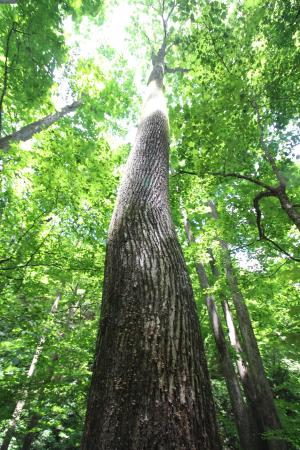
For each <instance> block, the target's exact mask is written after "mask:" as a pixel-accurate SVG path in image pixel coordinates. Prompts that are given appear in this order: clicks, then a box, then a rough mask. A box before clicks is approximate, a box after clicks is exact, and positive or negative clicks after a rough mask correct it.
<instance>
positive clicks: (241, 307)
mask: <svg viewBox="0 0 300 450" xmlns="http://www.w3.org/2000/svg"><path fill="white" fill-rule="evenodd" d="M209 205H210V207H211V213H212V216H213V217H214V219H218V213H217V210H216V207H215V205H214V203H213V202H209ZM220 245H221V248H222V250H223V262H224V267H225V275H226V280H227V284H228V286H229V289H230V292H231V295H232V300H233V303H234V306H235V309H236V313H237V319H238V322H239V327H240V331H241V335H242V338H243V343H244V348H245V351H246V355H247V361H248V363H249V370H250V372H251V375H252V379H253V382H254V386H255V390H256V407H257V411H258V412H259V416H260V418H261V421H262V424H263V429H264V431H265V432H272V431H273V432H278V431H280V430H281V424H280V420H279V417H278V414H277V410H276V407H275V402H274V398H273V393H272V390H271V388H270V385H269V383H268V380H267V378H266V374H265V371H264V367H263V362H262V359H261V356H260V352H259V349H258V345H257V341H256V337H255V334H254V331H253V328H252V323H251V319H250V315H249V311H248V308H247V306H246V303H245V301H244V298H243V296H242V293H241V292H240V290H239V286H238V280H237V277H236V276H235V273H234V269H233V265H232V261H231V256H230V252H229V248H228V245H227V243H226V242H225V241H224V240H223V239H220ZM267 442H268V446H269V450H285V449H286V444H285V443H284V442H283V441H282V440H280V439H276V438H273V439H272V438H270V439H268V441H267Z"/></svg>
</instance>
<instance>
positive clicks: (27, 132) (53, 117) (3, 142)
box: [0, 101, 82, 152]
mask: <svg viewBox="0 0 300 450" xmlns="http://www.w3.org/2000/svg"><path fill="white" fill-rule="evenodd" d="M81 104H82V102H81V101H75V102H73V103H72V104H71V105H67V106H64V107H63V108H62V109H61V110H60V111H56V112H55V113H53V114H50V115H49V116H46V117H43V118H42V119H40V120H37V121H36V122H32V123H30V124H29V125H25V127H23V128H21V129H20V130H18V131H15V132H14V133H12V134H9V135H8V136H4V137H3V138H0V149H2V150H3V151H4V152H7V150H8V149H9V147H10V145H11V143H12V142H20V141H28V139H31V138H32V136H33V135H34V134H36V133H39V132H40V131H42V130H46V129H47V128H49V127H50V126H51V125H52V124H53V123H55V122H57V121H58V120H59V119H61V118H62V117H64V116H66V115H67V114H70V113H71V112H73V111H75V110H76V109H77V108H78V107H79V106H80V105H81Z"/></svg>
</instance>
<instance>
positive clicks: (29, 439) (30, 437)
mask: <svg viewBox="0 0 300 450" xmlns="http://www.w3.org/2000/svg"><path fill="white" fill-rule="evenodd" d="M77 291H78V285H76V287H75V289H74V294H75V295H77ZM81 298H82V296H81ZM78 305H79V300H78V301H77V302H76V303H75V304H74V305H72V306H71V307H70V308H69V309H68V317H67V328H68V330H71V329H72V328H73V319H74V316H75V314H76V310H77V307H78ZM60 337H61V338H63V337H64V333H61V334H60ZM58 359H59V355H58V354H57V353H54V355H53V356H52V361H53V363H52V365H51V368H50V372H49V374H48V376H47V378H46V380H44V382H43V385H42V387H41V389H40V391H39V393H38V401H37V402H38V403H40V402H41V401H42V400H43V397H44V389H45V387H46V386H47V385H48V384H49V383H51V381H52V380H53V378H54V375H55V373H54V371H55V362H56V361H58ZM41 418H42V414H39V413H37V412H34V413H32V414H31V416H30V419H29V421H28V426H27V430H26V433H25V436H24V438H23V444H22V450H30V449H31V446H32V444H33V442H34V441H35V440H36V438H37V436H38V434H39V432H36V431H32V430H33V428H35V427H36V426H37V425H38V423H39V421H40V419H41Z"/></svg>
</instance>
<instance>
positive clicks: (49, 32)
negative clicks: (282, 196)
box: [0, 0, 300, 449]
mask: <svg viewBox="0 0 300 450" xmlns="http://www.w3.org/2000/svg"><path fill="white" fill-rule="evenodd" d="M129 3H130V4H131V6H132V7H133V12H134V14H133V22H132V24H131V26H130V27H129V39H130V47H131V49H132V53H134V54H136V55H138V56H139V57H140V58H143V60H141V61H140V62H139V63H138V64H137V65H139V71H138V70H136V73H138V75H141V76H142V77H144V81H145V80H146V72H147V70H146V67H149V64H150V58H151V47H153V49H154V50H155V49H157V48H159V46H160V45H161V42H162V33H163V23H162V22H161V17H160V15H161V14H162V5H165V8H166V11H170V10H171V9H172V8H173V6H174V5H173V2H171V1H170V2H168V1H166V2H159V1H157V2H152V1H151V2H148V1H143V2H138V1H130V2H129ZM87 16H88V17H87ZM141 18H142V20H141ZM169 20H170V23H169V26H170V27H169V29H170V34H169V37H168V39H169V41H168V46H169V49H168V51H167V55H166V64H167V66H168V67H169V68H184V69H188V70H189V71H177V72H176V71H174V72H171V73H167V74H166V77H165V78H166V80H165V84H166V96H167V99H168V104H169V113H170V137H171V155H170V164H171V171H170V197H171V204H172V210H173V217H174V222H175V225H176V227H177V230H178V235H179V238H180V240H181V243H182V246H183V250H184V253H185V257H186V261H187V265H188V268H189V270H190V274H191V279H192V282H193V285H194V291H195V297H196V301H197V307H198V312H199V321H200V325H201V329H202V333H203V335H204V338H205V346H206V353H207V359H208V364H209V369H210V374H211V378H212V381H213V388H214V395H215V401H216V406H217V411H218V418H219V421H220V429H221V436H222V440H223V444H224V449H225V448H226V449H227V448H228V449H236V448H237V446H236V445H237V444H236V430H235V426H234V423H233V419H232V413H231V407H230V404H229V400H228V394H227V392H226V388H225V383H224V381H223V378H222V374H221V370H220V366H219V363H218V355H217V351H216V348H215V345H214V342H213V337H212V334H211V331H210V327H209V321H208V317H207V312H206V309H205V307H204V305H203V291H201V290H200V289H199V286H198V279H197V275H196V272H195V270H194V264H195V261H199V260H200V261H202V263H203V264H204V265H205V268H206V270H207V273H208V274H209V281H210V284H211V288H210V289H211V292H213V293H214V295H215V298H216V299H217V301H218V305H217V306H218V308H219V310H220V311H221V305H220V294H221V293H222V294H223V295H225V296H226V297H227V298H228V299H230V295H231V294H230V290H229V288H228V285H227V284H226V277H225V274H224V270H223V269H224V268H223V262H222V261H223V260H222V252H221V250H220V246H219V239H220V238H222V239H224V240H226V242H227V243H228V245H229V248H230V251H231V256H232V258H233V261H234V268H235V273H236V275H237V277H238V280H239V286H240V289H241V291H242V293H243V296H244V298H245V300H246V303H247V306H248V308H249V311H250V314H251V318H252V322H253V326H254V330H255V334H256V337H257V341H258V344H259V348H260V351H261V354H262V356H263V360H264V364H265V369H266V373H267V377H268V379H269V381H270V383H271V385H272V388H273V392H274V396H275V400H276V403H277V407H278V410H279V413H280V416H281V419H282V423H283V428H284V430H283V434H282V437H283V438H284V439H285V440H286V441H287V443H288V445H289V448H290V449H299V448H300V441H299V438H298V434H297V429H299V426H300V424H299V420H300V411H299V396H300V390H299V371H300V366H299V360H298V359H299V354H298V348H299V344H300V343H299V321H298V313H299V310H300V305H299V261H297V258H299V257H300V254H299V242H300V236H299V231H298V229H297V227H296V225H295V223H293V222H292V221H291V219H290V218H289V217H288V216H287V214H286V211H284V210H283V209H282V205H281V204H280V201H279V199H278V198H277V197H266V198H264V199H262V200H260V209H261V212H262V219H261V223H262V226H263V229H264V233H265V235H266V236H267V237H269V238H270V239H271V240H272V241H274V242H275V243H277V244H279V245H280V248H281V249H283V250H284V251H282V250H280V249H279V248H278V247H276V246H274V245H272V242H270V241H267V240H265V239H260V235H259V230H258V226H257V225H258V224H257V211H255V209H254V207H253V200H254V199H255V197H256V196H257V195H258V194H259V193H260V192H261V191H262V190H263V189H264V188H263V187H262V186H261V185H260V184H259V183H264V184H267V185H269V186H276V185H277V184H278V177H277V175H276V172H275V171H274V167H273V166H272V164H271V162H270V161H271V160H273V161H275V163H276V167H277V169H278V171H279V173H280V174H281V175H282V176H283V177H284V179H285V181H286V192H287V194H288V196H289V199H290V201H291V204H293V205H296V206H295V208H296V210H297V211H298V213H299V211H300V210H299V197H300V183H299V176H300V174H299V162H298V160H297V152H298V151H299V150H298V149H299V100H298V99H299V94H300V93H299V67H300V64H299V58H300V35H299V20H300V15H299V5H298V3H297V1H296V0H290V1H283V0H276V1H272V2H271V1H266V2H261V1H260V0H255V1H253V0H252V1H250V0H247V1H243V2H236V1H232V2H229V1H225V0H222V1H214V0H212V1H209V2H207V1H203V2H202V1H201V2H199V3H198V4H195V2H190V1H181V0H180V1H178V2H177V6H176V8H174V10H173V11H172V14H171V15H170V18H169ZM67 21H72V23H73V25H74V30H75V31H74V32H75V33H76V37H77V38H78V39H79V37H80V30H81V28H80V24H81V22H82V21H90V22H93V23H94V24H96V25H97V26H99V30H100V25H101V23H102V22H103V4H102V2H99V1H94V0H90V1H80V0H79V1H78V0H70V1H69V0H68V1H59V2H57V1H52V0H41V1H39V2H35V1H21V0H20V1H19V2H18V5H17V6H16V5H1V6H0V24H1V34H0V47H1V55H3V56H2V57H1V59H0V64H1V67H0V70H1V74H2V78H1V80H2V87H1V89H0V98H2V100H1V103H0V112H1V117H2V124H1V136H2V135H7V134H9V133H11V132H12V131H13V130H15V129H18V128H20V127H21V126H22V125H25V124H28V123H30V122H32V121H33V120H36V119H37V118H40V117H42V116H44V115H47V114H50V113H51V112H53V110H54V106H53V103H52V100H53V96H54V95H55V94H56V97H57V95H58V96H59V95H60V94H59V92H60V89H61V86H59V84H60V82H61V81H59V80H58V78H57V73H58V71H62V73H63V80H64V82H65V83H66V84H67V85H68V89H70V92H71V96H72V97H76V98H80V99H82V105H81V106H80V107H79V108H78V109H77V111H76V112H75V113H72V115H69V116H68V117H64V118H63V119H61V120H60V121H59V122H57V123H55V124H54V125H52V127H50V128H49V129H47V130H44V131H42V132H41V133H39V134H36V135H35V136H34V138H33V139H32V140H31V141H29V143H19V144H16V143H15V144H12V145H11V147H10V148H9V151H8V152H7V153H5V154H4V155H3V156H2V158H1V166H0V167H1V180H0V183H1V197H0V219H1V220H0V230H1V233H0V290H1V296H0V311H1V315H0V337H1V341H0V358H1V360H0V362H1V365H0V378H1V383H0V399H1V400H0V427H1V432H3V433H4V430H5V429H6V427H7V425H8V423H9V419H10V418H11V417H12V414H13V411H14V408H15V406H16V399H22V397H23V396H24V392H25V391H27V392H28V397H27V400H26V405H25V407H24V410H23V412H22V415H21V418H20V420H19V421H18V424H17V427H16V430H15V434H14V438H13V440H12V443H11V447H10V448H11V449H18V448H22V444H23V442H24V439H25V436H27V437H28V436H29V435H31V436H32V447H31V448H33V449H38V448H49V449H50V448H51V449H68V448H69V449H73V448H79V443H80V434H81V430H82V426H83V420H84V414H85V407H86V406H85V399H86V393H87V389H88V383H89V378H90V372H91V366H92V359H93V348H94V341H95V336H96V329H97V322H98V314H99V303H100V298H101V288H102V278H103V266H104V254H105V244H106V235H107V229H108V225H109V221H110V217H111V213H112V208H113V205H114V199H115V194H116V189H117V184H118V178H119V175H120V173H121V172H122V165H123V164H124V162H125V159H126V155H127V153H128V145H127V144H128V142H127V141H128V136H127V135H126V131H124V130H126V129H127V126H128V123H129V122H136V112H137V111H138V110H139V102H140V99H139V95H137V93H138V91H139V88H136V87H135V86H134V81H135V83H136V84H137V85H139V83H140V80H137V79H136V78H137V75H136V73H135V72H134V71H133V70H131V69H130V68H129V66H128V64H127V61H126V57H124V55H123V56H120V55H119V54H117V53H116V52H115V51H114V50H112V49H109V48H107V47H104V46H103V45H102V43H101V42H100V40H101V39H100V40H99V48H98V50H97V52H96V53H95V55H94V56H93V57H90V55H88V56H87V57H86V56H85V55H83V54H81V55H79V56H74V52H73V50H74V49H72V48H69V47H68V44H67V42H66V40H65V34H66V31H65V28H66V26H67V25H66V23H67ZM99 32H100V31H99ZM91 39H94V36H91ZM134 77H135V79H134ZM5 80H6V81H5ZM1 93H2V97H1ZM119 142H122V145H120V146H119V145H117V144H116V143H119ZM270 155H271V158H270ZM226 174H233V175H232V176H225V175H226ZM236 175H240V176H236ZM247 177H248V179H247ZM249 178H251V179H252V181H251V180H250V181H249ZM253 179H254V180H256V181H258V182H259V183H256V182H253ZM211 199H213V200H214V202H215V203H216V204H217V208H218V212H219V220H218V221H215V220H213V219H212V217H211V215H210V213H209V209H208V207H207V203H208V201H209V200H211ZM297 199H298V200H297ZM182 208H184V209H185V210H186V211H187V214H188V216H189V219H190V222H191V226H192V229H193V233H194V235H195V238H196V242H195V243H194V244H193V245H190V246H188V245H187V242H186V237H185V233H184V228H183V224H182ZM297 208H298V209H297ZM208 248H210V249H212V251H213V254H214V258H215V262H216V265H217V267H218V269H219V272H220V277H219V279H218V280H215V278H214V277H213V275H212V273H211V262H212V261H211V255H210V254H209V253H208V251H207V249H208ZM291 256H292V257H294V259H293V258H291ZM57 293H61V295H62V299H61V302H60V304H59V307H58V310H57V312H55V313H53V314H51V313H50V310H51V306H52V304H53V302H54V299H55V297H56V295H57ZM222 320H223V319H222ZM223 325H224V327H225V328H226V324H225V321H224V320H223ZM41 336H45V338H46V340H45V344H44V346H43V350H42V352H41V355H40V357H39V359H38V362H37V366H36V370H35V373H34V375H33V376H32V377H31V378H30V379H29V378H28V376H27V371H28V368H29V366H30V364H31V361H32V358H33V355H34V353H35V350H36V347H37V345H38V343H39V340H40V338H41ZM34 417H35V418H36V420H35V421H32V419H33V418H34Z"/></svg>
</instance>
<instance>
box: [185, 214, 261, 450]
mask: <svg viewBox="0 0 300 450" xmlns="http://www.w3.org/2000/svg"><path fill="white" fill-rule="evenodd" d="M182 216H183V219H184V228H185V231H186V235H187V238H188V241H189V243H190V242H195V239H194V236H193V233H192V230H191V226H190V222H189V220H188V217H187V216H186V213H185V211H183V212H182ZM195 268H196V271H197V274H198V279H199V283H200V286H201V289H202V290H203V291H204V299H205V303H206V306H207V310H208V316H209V320H210V324H211V328H212V331H213V335H214V339H215V343H216V347H217V351H218V356H219V361H220V365H221V370H222V372H223V376H224V379H225V382H226V386H227V390H228V394H229V398H230V403H231V407H232V412H233V416H234V422H235V424H236V428H237V432H238V436H239V440H240V445H241V449H242V450H258V449H259V448H260V446H259V442H258V435H257V434H256V432H255V429H254V428H253V426H252V420H251V418H250V415H249V411H248V408H247V405H246V403H245V401H244V399H243V394H242V390H241V387H240V384H239V380H238V377H237V375H236V373H235V369H234V364H233V361H232V359H231V355H230V352H229V350H228V346H227V342H226V338H225V334H224V330H223V326H222V322H221V320H220V317H219V314H218V311H217V306H216V303H215V299H214V297H213V296H212V295H211V294H208V293H207V292H206V291H207V289H209V288H210V285H209V281H208V278H207V275H206V270H205V267H204V265H203V264H202V263H199V262H196V263H195Z"/></svg>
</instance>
